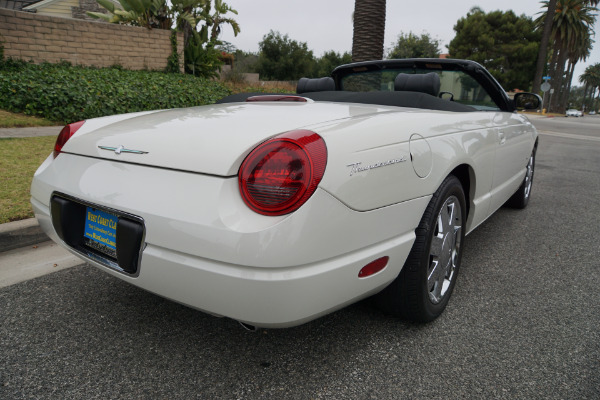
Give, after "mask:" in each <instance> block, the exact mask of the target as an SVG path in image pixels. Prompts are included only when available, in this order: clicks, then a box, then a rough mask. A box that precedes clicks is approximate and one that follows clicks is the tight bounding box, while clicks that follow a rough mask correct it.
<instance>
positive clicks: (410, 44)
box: [387, 32, 440, 58]
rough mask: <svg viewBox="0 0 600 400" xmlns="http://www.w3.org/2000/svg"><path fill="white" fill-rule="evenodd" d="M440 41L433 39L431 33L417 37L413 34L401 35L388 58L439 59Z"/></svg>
mask: <svg viewBox="0 0 600 400" xmlns="http://www.w3.org/2000/svg"><path fill="white" fill-rule="evenodd" d="M439 56H440V41H439V40H438V39H433V38H432V37H431V35H429V33H422V34H421V36H417V35H415V34H414V33H412V32H409V33H408V34H404V33H402V32H401V33H400V35H398V39H397V40H396V43H395V44H394V47H393V48H392V50H390V53H389V54H388V56H387V58H438V57H439Z"/></svg>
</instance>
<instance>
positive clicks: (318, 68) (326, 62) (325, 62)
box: [312, 50, 352, 78]
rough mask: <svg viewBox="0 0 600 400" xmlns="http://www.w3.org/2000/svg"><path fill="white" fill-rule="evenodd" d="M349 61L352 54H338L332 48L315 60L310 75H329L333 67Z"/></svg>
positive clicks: (316, 76) (317, 76)
mask: <svg viewBox="0 0 600 400" xmlns="http://www.w3.org/2000/svg"><path fill="white" fill-rule="evenodd" d="M351 62H352V55H351V54H350V53H348V52H345V53H344V54H340V53H336V52H335V51H333V50H330V51H326V52H325V53H324V54H323V55H322V56H321V58H319V59H317V60H316V61H315V66H314V69H313V73H312V77H315V78H319V77H323V76H330V75H331V72H332V71H333V70H334V68H335V67H337V66H339V65H342V64H348V63H351Z"/></svg>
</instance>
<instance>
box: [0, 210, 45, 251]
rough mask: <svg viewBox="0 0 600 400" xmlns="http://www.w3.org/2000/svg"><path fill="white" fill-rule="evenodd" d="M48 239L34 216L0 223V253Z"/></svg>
mask: <svg viewBox="0 0 600 400" xmlns="http://www.w3.org/2000/svg"><path fill="white" fill-rule="evenodd" d="M47 240H50V238H48V236H47V235H46V234H45V233H44V232H42V228H40V226H39V225H38V222H37V220H36V219H35V218H29V219H24V220H22V221H15V222H9V223H6V224H1V225H0V253H1V252H4V251H8V250H13V249H18V248H20V247H25V246H31V245H34V244H38V243H41V242H45V241H47Z"/></svg>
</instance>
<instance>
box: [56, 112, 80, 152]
mask: <svg viewBox="0 0 600 400" xmlns="http://www.w3.org/2000/svg"><path fill="white" fill-rule="evenodd" d="M84 123H85V121H79V122H73V123H72V124H69V125H65V127H64V128H62V130H61V131H60V133H59V134H58V137H57V138H56V143H55V144H54V152H53V153H52V154H53V156H54V158H56V157H58V155H59V154H60V152H61V151H62V148H63V146H64V145H65V143H67V141H68V140H69V139H71V136H73V135H74V134H75V132H77V130H78V129H79V128H81V126H82V125H83V124H84Z"/></svg>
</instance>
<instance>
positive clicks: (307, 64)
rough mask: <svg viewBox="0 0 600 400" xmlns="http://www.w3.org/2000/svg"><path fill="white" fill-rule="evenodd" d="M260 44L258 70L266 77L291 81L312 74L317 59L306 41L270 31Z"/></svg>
mask: <svg viewBox="0 0 600 400" xmlns="http://www.w3.org/2000/svg"><path fill="white" fill-rule="evenodd" d="M258 46H259V55H258V65H257V70H258V73H259V74H260V75H261V76H262V77H263V78H264V79H272V80H278V81H291V80H296V79H299V78H301V77H303V76H308V75H310V73H311V71H312V68H313V65H314V62H315V60H314V57H313V53H312V51H311V50H308V47H307V45H306V43H304V42H297V41H295V40H292V39H290V38H289V37H288V35H284V36H281V34H280V33H279V32H274V31H270V32H269V33H268V34H266V35H265V36H263V40H262V41H261V42H260V43H259V44H258Z"/></svg>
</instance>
